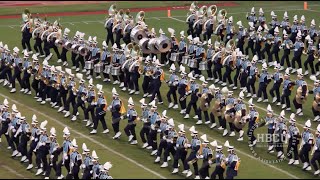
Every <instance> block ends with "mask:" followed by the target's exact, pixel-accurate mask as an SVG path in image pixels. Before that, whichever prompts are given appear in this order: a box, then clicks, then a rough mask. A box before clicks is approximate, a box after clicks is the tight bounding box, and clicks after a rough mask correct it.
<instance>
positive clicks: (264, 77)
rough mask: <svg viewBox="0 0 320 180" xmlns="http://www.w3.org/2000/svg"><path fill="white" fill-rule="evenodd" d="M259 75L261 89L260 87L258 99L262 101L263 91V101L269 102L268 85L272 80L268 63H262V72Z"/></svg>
mask: <svg viewBox="0 0 320 180" xmlns="http://www.w3.org/2000/svg"><path fill="white" fill-rule="evenodd" d="M258 77H259V89H258V100H257V102H261V101H262V98H261V94H262V93H263V99H264V100H263V102H268V94H267V86H268V84H269V83H270V81H271V78H270V75H269V74H268V66H267V63H263V64H262V72H261V74H260V73H259V74H258Z"/></svg>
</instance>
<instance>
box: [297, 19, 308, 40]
mask: <svg viewBox="0 0 320 180" xmlns="http://www.w3.org/2000/svg"><path fill="white" fill-rule="evenodd" d="M299 28H300V30H301V39H302V42H304V40H305V38H306V36H307V31H308V29H307V26H306V18H305V17H304V15H302V16H301V18H300V26H299Z"/></svg>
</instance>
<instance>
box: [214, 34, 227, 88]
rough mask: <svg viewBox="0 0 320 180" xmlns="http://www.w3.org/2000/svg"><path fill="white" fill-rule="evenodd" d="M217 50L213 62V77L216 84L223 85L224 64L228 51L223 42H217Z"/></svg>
mask: <svg viewBox="0 0 320 180" xmlns="http://www.w3.org/2000/svg"><path fill="white" fill-rule="evenodd" d="M214 46H215V50H216V51H217V52H216V53H215V55H214V56H213V57H212V61H213V65H214V68H213V77H214V79H215V81H214V83H218V84H222V72H221V69H222V62H223V59H224V57H225V55H226V49H225V48H224V47H223V45H222V44H221V42H219V41H218V40H216V42H215V44H214Z"/></svg>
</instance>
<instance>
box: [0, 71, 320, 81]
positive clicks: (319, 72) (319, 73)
mask: <svg viewBox="0 0 320 180" xmlns="http://www.w3.org/2000/svg"><path fill="white" fill-rule="evenodd" d="M319 75H320V71H318V72H316V76H319ZM0 83H1V82H0Z"/></svg>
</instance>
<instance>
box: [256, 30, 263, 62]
mask: <svg viewBox="0 0 320 180" xmlns="http://www.w3.org/2000/svg"><path fill="white" fill-rule="evenodd" d="M262 30H263V28H262V27H261V26H259V27H258V29H257V35H256V37H255V48H254V51H255V52H256V54H257V56H258V61H259V62H262V59H263V58H262V51H261V49H262V44H263V36H262Z"/></svg>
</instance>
